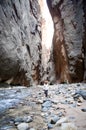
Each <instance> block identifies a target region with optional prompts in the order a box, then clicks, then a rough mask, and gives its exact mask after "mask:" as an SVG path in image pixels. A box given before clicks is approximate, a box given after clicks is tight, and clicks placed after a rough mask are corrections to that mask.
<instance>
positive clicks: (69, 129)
mask: <svg viewBox="0 0 86 130" xmlns="http://www.w3.org/2000/svg"><path fill="white" fill-rule="evenodd" d="M61 130H77V127H76V126H75V125H74V124H73V123H62V127H61Z"/></svg>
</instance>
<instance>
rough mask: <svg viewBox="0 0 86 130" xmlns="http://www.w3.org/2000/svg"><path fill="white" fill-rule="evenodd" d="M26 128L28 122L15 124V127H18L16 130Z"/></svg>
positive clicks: (24, 129) (25, 129)
mask: <svg viewBox="0 0 86 130" xmlns="http://www.w3.org/2000/svg"><path fill="white" fill-rule="evenodd" d="M28 128H29V125H28V123H20V124H19V125H18V126H17V129H18V130H27V129H28Z"/></svg>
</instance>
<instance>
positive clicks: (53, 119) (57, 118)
mask: <svg viewBox="0 0 86 130" xmlns="http://www.w3.org/2000/svg"><path fill="white" fill-rule="evenodd" d="M59 119H60V118H59V117H58V116H56V115H55V116H54V117H52V118H51V121H50V123H51V124H55V123H56V122H57V121H58V120H59Z"/></svg>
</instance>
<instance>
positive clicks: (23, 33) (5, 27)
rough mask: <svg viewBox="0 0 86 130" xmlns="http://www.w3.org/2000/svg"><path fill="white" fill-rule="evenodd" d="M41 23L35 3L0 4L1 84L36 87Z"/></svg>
mask: <svg viewBox="0 0 86 130" xmlns="http://www.w3.org/2000/svg"><path fill="white" fill-rule="evenodd" d="M40 61H41V19H40V9H39V4H38V1H37V0H0V81H3V82H4V81H7V82H9V83H12V84H20V85H30V84H38V82H39V80H40Z"/></svg>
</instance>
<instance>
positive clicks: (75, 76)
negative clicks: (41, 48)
mask: <svg viewBox="0 0 86 130" xmlns="http://www.w3.org/2000/svg"><path fill="white" fill-rule="evenodd" d="M47 4H48V7H49V10H50V13H51V16H52V19H53V22H54V37H53V50H52V54H53V60H54V62H53V63H54V65H55V75H56V82H59V83H62V82H70V83H71V82H81V81H83V80H86V40H85V39H86V21H85V20H86V19H85V17H86V7H85V6H86V2H85V0H84V1H83V0H47Z"/></svg>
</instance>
